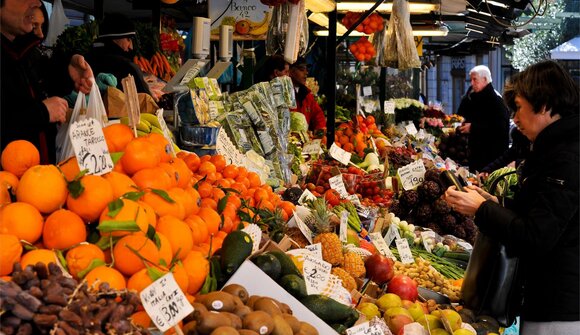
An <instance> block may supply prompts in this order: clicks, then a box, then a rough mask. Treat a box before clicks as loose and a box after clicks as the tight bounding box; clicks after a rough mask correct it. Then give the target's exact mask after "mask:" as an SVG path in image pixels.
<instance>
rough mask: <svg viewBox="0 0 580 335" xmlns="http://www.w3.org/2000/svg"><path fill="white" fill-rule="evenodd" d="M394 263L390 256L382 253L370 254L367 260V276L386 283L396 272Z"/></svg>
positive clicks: (377, 281) (379, 282)
mask: <svg viewBox="0 0 580 335" xmlns="http://www.w3.org/2000/svg"><path fill="white" fill-rule="evenodd" d="M393 265H394V263H393V260H392V259H390V258H389V257H385V256H383V255H381V254H374V255H372V256H369V257H368V258H367V260H366V261H365V268H366V270H367V277H368V278H370V279H371V280H372V281H374V282H375V283H377V284H379V285H381V284H384V283H386V282H388V281H389V280H391V278H393V275H394V274H395V269H394V268H393Z"/></svg>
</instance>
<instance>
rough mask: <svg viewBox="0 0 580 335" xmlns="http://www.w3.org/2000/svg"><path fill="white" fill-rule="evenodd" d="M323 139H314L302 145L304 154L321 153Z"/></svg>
mask: <svg viewBox="0 0 580 335" xmlns="http://www.w3.org/2000/svg"><path fill="white" fill-rule="evenodd" d="M321 142H322V140H312V141H310V142H308V143H306V144H304V146H303V147H302V154H303V155H318V154H319V153H320V150H321V148H320V143H321Z"/></svg>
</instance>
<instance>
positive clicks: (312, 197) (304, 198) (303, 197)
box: [298, 189, 316, 205]
mask: <svg viewBox="0 0 580 335" xmlns="http://www.w3.org/2000/svg"><path fill="white" fill-rule="evenodd" d="M308 200H311V201H314V200H316V196H315V195H314V194H312V192H310V191H309V190H308V189H304V192H302V195H300V198H298V203H299V204H301V205H304V203H305V202H306V201H308Z"/></svg>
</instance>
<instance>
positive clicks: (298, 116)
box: [290, 112, 308, 132]
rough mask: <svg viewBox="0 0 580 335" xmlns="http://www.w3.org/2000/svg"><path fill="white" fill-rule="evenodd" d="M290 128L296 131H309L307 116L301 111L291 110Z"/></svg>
mask: <svg viewBox="0 0 580 335" xmlns="http://www.w3.org/2000/svg"><path fill="white" fill-rule="evenodd" d="M290 130H291V131H294V132H303V131H304V132H306V131H308V122H306V116H305V115H304V114H302V113H300V112H291V113H290Z"/></svg>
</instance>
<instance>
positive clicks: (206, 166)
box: [197, 161, 217, 176]
mask: <svg viewBox="0 0 580 335" xmlns="http://www.w3.org/2000/svg"><path fill="white" fill-rule="evenodd" d="M216 172H217V169H216V167H215V165H213V163H212V162H210V161H205V162H203V163H201V164H200V165H199V169H197V174H199V175H200V176H207V175H208V174H210V173H216Z"/></svg>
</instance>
